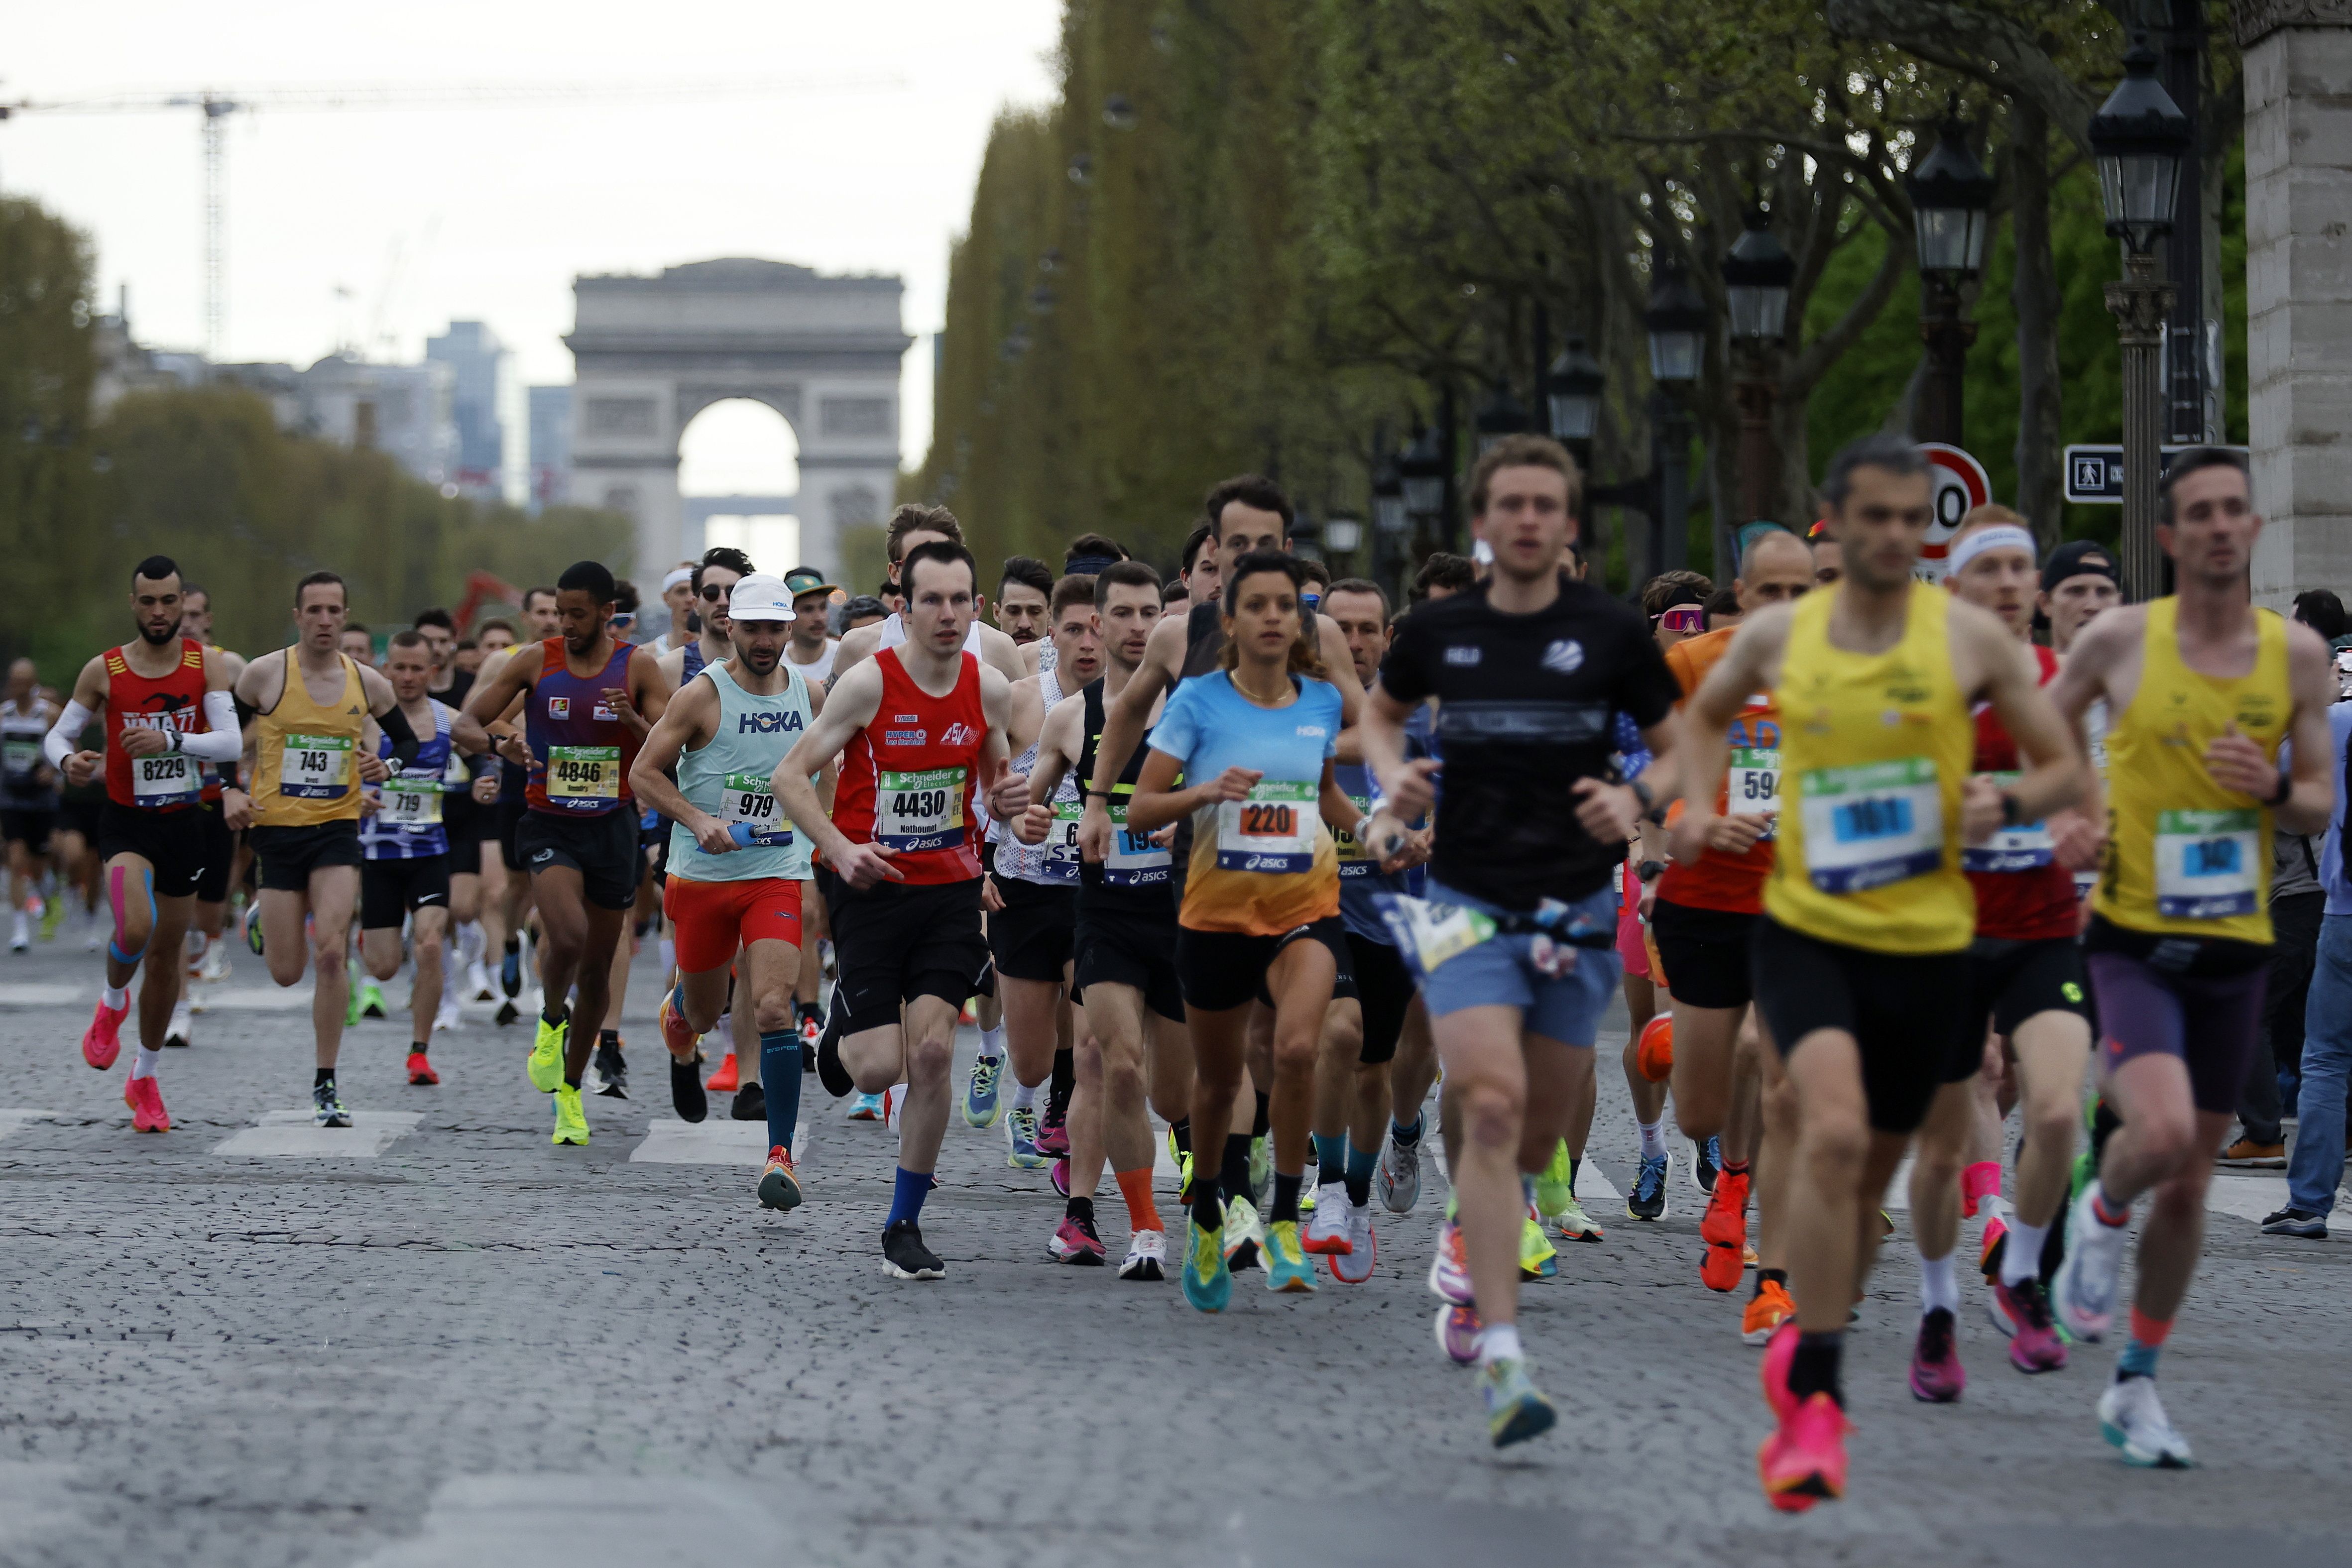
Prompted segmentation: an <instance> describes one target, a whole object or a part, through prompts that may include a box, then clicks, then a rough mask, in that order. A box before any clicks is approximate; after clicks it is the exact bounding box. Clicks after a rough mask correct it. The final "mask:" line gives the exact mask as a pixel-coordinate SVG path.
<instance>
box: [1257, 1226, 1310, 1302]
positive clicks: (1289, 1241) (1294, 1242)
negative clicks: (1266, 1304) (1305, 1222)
mask: <svg viewBox="0 0 2352 1568" xmlns="http://www.w3.org/2000/svg"><path fill="white" fill-rule="evenodd" d="M1261 1250H1262V1253H1263V1255H1264V1257H1265V1288H1266V1289H1267V1290H1269V1291H1284V1292H1286V1293H1287V1294H1291V1295H1303V1294H1307V1293H1308V1292H1311V1291H1313V1290H1314V1289H1315V1265H1314V1263H1313V1262H1312V1261H1311V1260H1309V1259H1308V1258H1307V1249H1306V1248H1305V1247H1304V1246H1302V1245H1301V1244H1300V1243H1299V1239H1298V1221H1297V1220H1295V1219H1277V1220H1276V1221H1275V1222H1274V1223H1273V1224H1271V1225H1269V1226H1267V1227H1266V1228H1265V1247H1264V1248H1263V1249H1261Z"/></svg>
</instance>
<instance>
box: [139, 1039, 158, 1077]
mask: <svg viewBox="0 0 2352 1568" xmlns="http://www.w3.org/2000/svg"><path fill="white" fill-rule="evenodd" d="M159 1061H163V1052H162V1051H150V1050H148V1049H147V1048H146V1047H145V1046H143V1045H142V1046H140V1047H139V1048H138V1049H137V1051H135V1052H134V1053H133V1055H132V1056H131V1077H133V1078H152V1077H154V1076H155V1064H156V1063H157V1062H159Z"/></svg>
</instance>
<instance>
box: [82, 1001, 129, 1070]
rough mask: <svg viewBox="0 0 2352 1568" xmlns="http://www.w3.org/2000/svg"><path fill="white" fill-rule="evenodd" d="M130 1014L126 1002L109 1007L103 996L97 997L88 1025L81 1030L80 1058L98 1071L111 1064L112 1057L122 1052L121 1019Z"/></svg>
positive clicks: (112, 1062) (112, 1063)
mask: <svg viewBox="0 0 2352 1568" xmlns="http://www.w3.org/2000/svg"><path fill="white" fill-rule="evenodd" d="M130 1016H131V1009H130V1007H129V1006H128V1005H127V1004H126V1005H124V1006H122V1007H119V1008H110V1007H108V1006H107V1005H106V998H104V997H100V998H98V1010H97V1011H96V1012H94V1013H92V1014H90V1016H89V1028H88V1029H86V1030H82V1031H81V1059H82V1060H83V1061H87V1062H89V1064H90V1065H91V1066H92V1067H95V1068H97V1069H98V1070H99V1071H100V1072H103V1071H106V1070H107V1069H108V1068H110V1067H111V1066H113V1065H114V1059H115V1058H116V1057H118V1056H120V1055H121V1054H122V1020H123V1019H127V1018H129V1017H130Z"/></svg>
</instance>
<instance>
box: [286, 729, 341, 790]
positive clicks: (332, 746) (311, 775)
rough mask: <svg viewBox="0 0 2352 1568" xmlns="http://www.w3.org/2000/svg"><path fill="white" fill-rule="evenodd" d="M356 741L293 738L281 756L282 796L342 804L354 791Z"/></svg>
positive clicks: (302, 736)
mask: <svg viewBox="0 0 2352 1568" xmlns="http://www.w3.org/2000/svg"><path fill="white" fill-rule="evenodd" d="M351 781H352V737H350V736H348V735H289V736H288V737H286V740H285V743H284V745H283V746H282V747H280V748H279V750H278V793H279V794H280V795H292V796H295V797H297V798H299V799H301V800H341V798H342V796H343V794H344V793H345V791H347V790H349V789H351V787H352V782H351Z"/></svg>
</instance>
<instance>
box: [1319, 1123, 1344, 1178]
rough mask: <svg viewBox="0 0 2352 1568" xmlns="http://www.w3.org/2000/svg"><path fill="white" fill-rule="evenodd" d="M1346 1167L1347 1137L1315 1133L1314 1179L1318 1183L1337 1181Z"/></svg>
mask: <svg viewBox="0 0 2352 1568" xmlns="http://www.w3.org/2000/svg"><path fill="white" fill-rule="evenodd" d="M1347 1168H1348V1139H1347V1134H1340V1135H1339V1136H1338V1137H1336V1138H1327V1137H1325V1136H1324V1135H1323V1134H1320V1133H1318V1134H1315V1180H1316V1181H1317V1183H1318V1185H1327V1186H1328V1184H1329V1183H1332V1182H1335V1181H1338V1180H1339V1175H1340V1173H1341V1172H1342V1171H1344V1170H1346V1169H1347Z"/></svg>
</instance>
